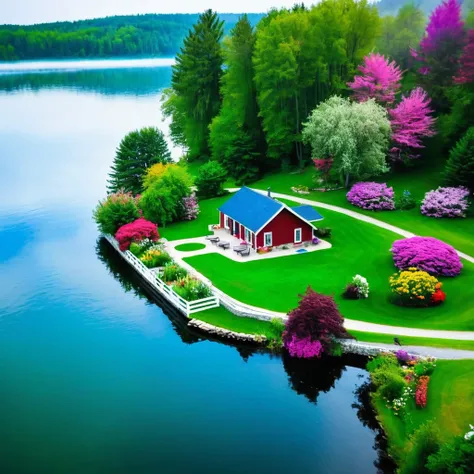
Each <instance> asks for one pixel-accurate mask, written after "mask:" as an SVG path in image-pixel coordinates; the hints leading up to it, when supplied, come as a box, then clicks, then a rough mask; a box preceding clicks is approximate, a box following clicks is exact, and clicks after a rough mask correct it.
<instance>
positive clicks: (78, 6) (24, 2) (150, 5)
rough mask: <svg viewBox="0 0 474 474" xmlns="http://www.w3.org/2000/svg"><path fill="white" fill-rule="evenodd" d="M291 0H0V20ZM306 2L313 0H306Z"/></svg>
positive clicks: (249, 7) (238, 7)
mask: <svg viewBox="0 0 474 474" xmlns="http://www.w3.org/2000/svg"><path fill="white" fill-rule="evenodd" d="M294 3H295V0H237V1H236V0H234V1H230V0H165V1H164V0H0V24H5V23H14V24H31V23H44V22H50V21H60V20H80V19H85V18H97V17H103V16H110V15H130V14H135V13H196V12H201V11H204V10H206V9H207V8H212V9H214V10H217V11H219V12H238V13H240V12H265V11H267V10H268V9H270V8H271V7H284V6H286V7H288V6H292V5H293V4H294ZM305 3H306V4H307V5H309V4H310V3H313V1H306V2H305Z"/></svg>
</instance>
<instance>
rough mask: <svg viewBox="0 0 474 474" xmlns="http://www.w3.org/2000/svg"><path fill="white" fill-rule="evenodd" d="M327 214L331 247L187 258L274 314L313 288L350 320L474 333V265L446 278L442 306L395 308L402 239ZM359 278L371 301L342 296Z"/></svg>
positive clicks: (241, 296) (234, 292)
mask: <svg viewBox="0 0 474 474" xmlns="http://www.w3.org/2000/svg"><path fill="white" fill-rule="evenodd" d="M323 214H324V216H325V220H324V221H323V222H324V225H325V226H328V227H331V228H332V229H333V236H332V237H331V240H330V241H331V243H332V245H333V247H332V248H331V249H328V250H321V251H317V252H308V253H303V254H295V255H292V256H288V257H281V258H273V259H263V260H258V261H248V262H234V261H232V260H230V259H228V258H226V257H224V256H222V255H219V254H205V255H199V256H195V257H188V258H186V259H185V260H186V261H187V262H188V263H189V264H190V265H192V266H193V267H194V268H196V269H197V270H198V271H199V272H201V273H203V274H204V275H206V277H208V278H209V279H210V280H211V281H212V282H213V284H214V285H216V286H217V287H218V288H219V289H221V290H222V291H224V292H226V293H228V294H229V295H231V296H233V297H234V298H236V299H238V300H240V301H243V302H245V303H248V304H251V305H254V306H259V307H262V308H267V309H270V310H275V311H281V312H287V311H289V310H291V309H293V308H294V307H296V305H297V303H298V294H301V293H303V292H304V291H305V289H306V288H307V286H308V285H311V287H312V288H313V289H314V290H315V291H318V292H320V293H324V294H328V295H334V297H335V299H336V301H337V303H338V304H339V307H340V310H341V312H342V314H343V315H344V316H345V317H347V318H350V319H357V320H362V321H369V322H374V323H381V324H389V325H393V326H406V327H418V328H430V329H450V330H474V318H473V315H472V308H471V304H470V302H471V301H473V299H474V264H471V263H469V262H463V263H464V268H463V270H462V273H461V275H460V276H458V277H456V278H442V279H441V281H442V282H443V285H444V286H443V289H444V290H445V292H446V294H447V298H446V302H445V303H444V304H442V305H441V306H437V307H431V308H402V307H399V306H395V305H393V304H391V303H390V302H389V301H388V297H389V292H390V290H389V285H388V278H389V276H390V275H391V274H393V273H394V271H395V268H394V266H393V262H392V257H391V253H390V252H389V249H390V248H391V245H392V243H393V241H394V240H396V239H397V238H399V236H397V235H396V234H394V233H392V232H390V231H388V230H385V229H382V228H380V227H376V226H374V225H372V224H368V223H366V222H362V221H358V220H356V219H353V218H351V217H349V216H345V215H343V214H341V213H338V212H334V211H329V210H324V213H323ZM211 222H212V221H211ZM180 238H182V237H181V236H180ZM355 274H361V275H363V276H364V277H366V278H367V279H368V281H369V285H370V296H369V298H368V299H366V300H345V299H343V298H342V297H341V293H342V292H343V290H344V287H345V285H346V284H347V283H348V282H349V281H350V280H351V278H352V277H353V276H354V275H355Z"/></svg>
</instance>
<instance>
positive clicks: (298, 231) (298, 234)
mask: <svg viewBox="0 0 474 474" xmlns="http://www.w3.org/2000/svg"><path fill="white" fill-rule="evenodd" d="M301 240H302V239H301V228H299V229H295V244H299V243H301Z"/></svg>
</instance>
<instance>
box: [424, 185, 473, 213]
mask: <svg viewBox="0 0 474 474" xmlns="http://www.w3.org/2000/svg"><path fill="white" fill-rule="evenodd" d="M468 196H469V190H468V189H467V188H464V187H462V186H460V187H457V188H441V187H440V188H438V189H435V190H434V191H429V192H427V193H426V194H425V198H424V199H423V201H422V203H421V213H422V214H423V215H425V216H428V217H437V218H440V217H450V218H455V217H466V211H467V208H468V207H469V202H468V200H467V197H468Z"/></svg>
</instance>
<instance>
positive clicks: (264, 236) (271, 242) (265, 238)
mask: <svg viewBox="0 0 474 474" xmlns="http://www.w3.org/2000/svg"><path fill="white" fill-rule="evenodd" d="M267 235H269V236H270V243H269V244H267ZM263 245H264V246H265V247H272V246H273V232H264V233H263Z"/></svg>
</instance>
